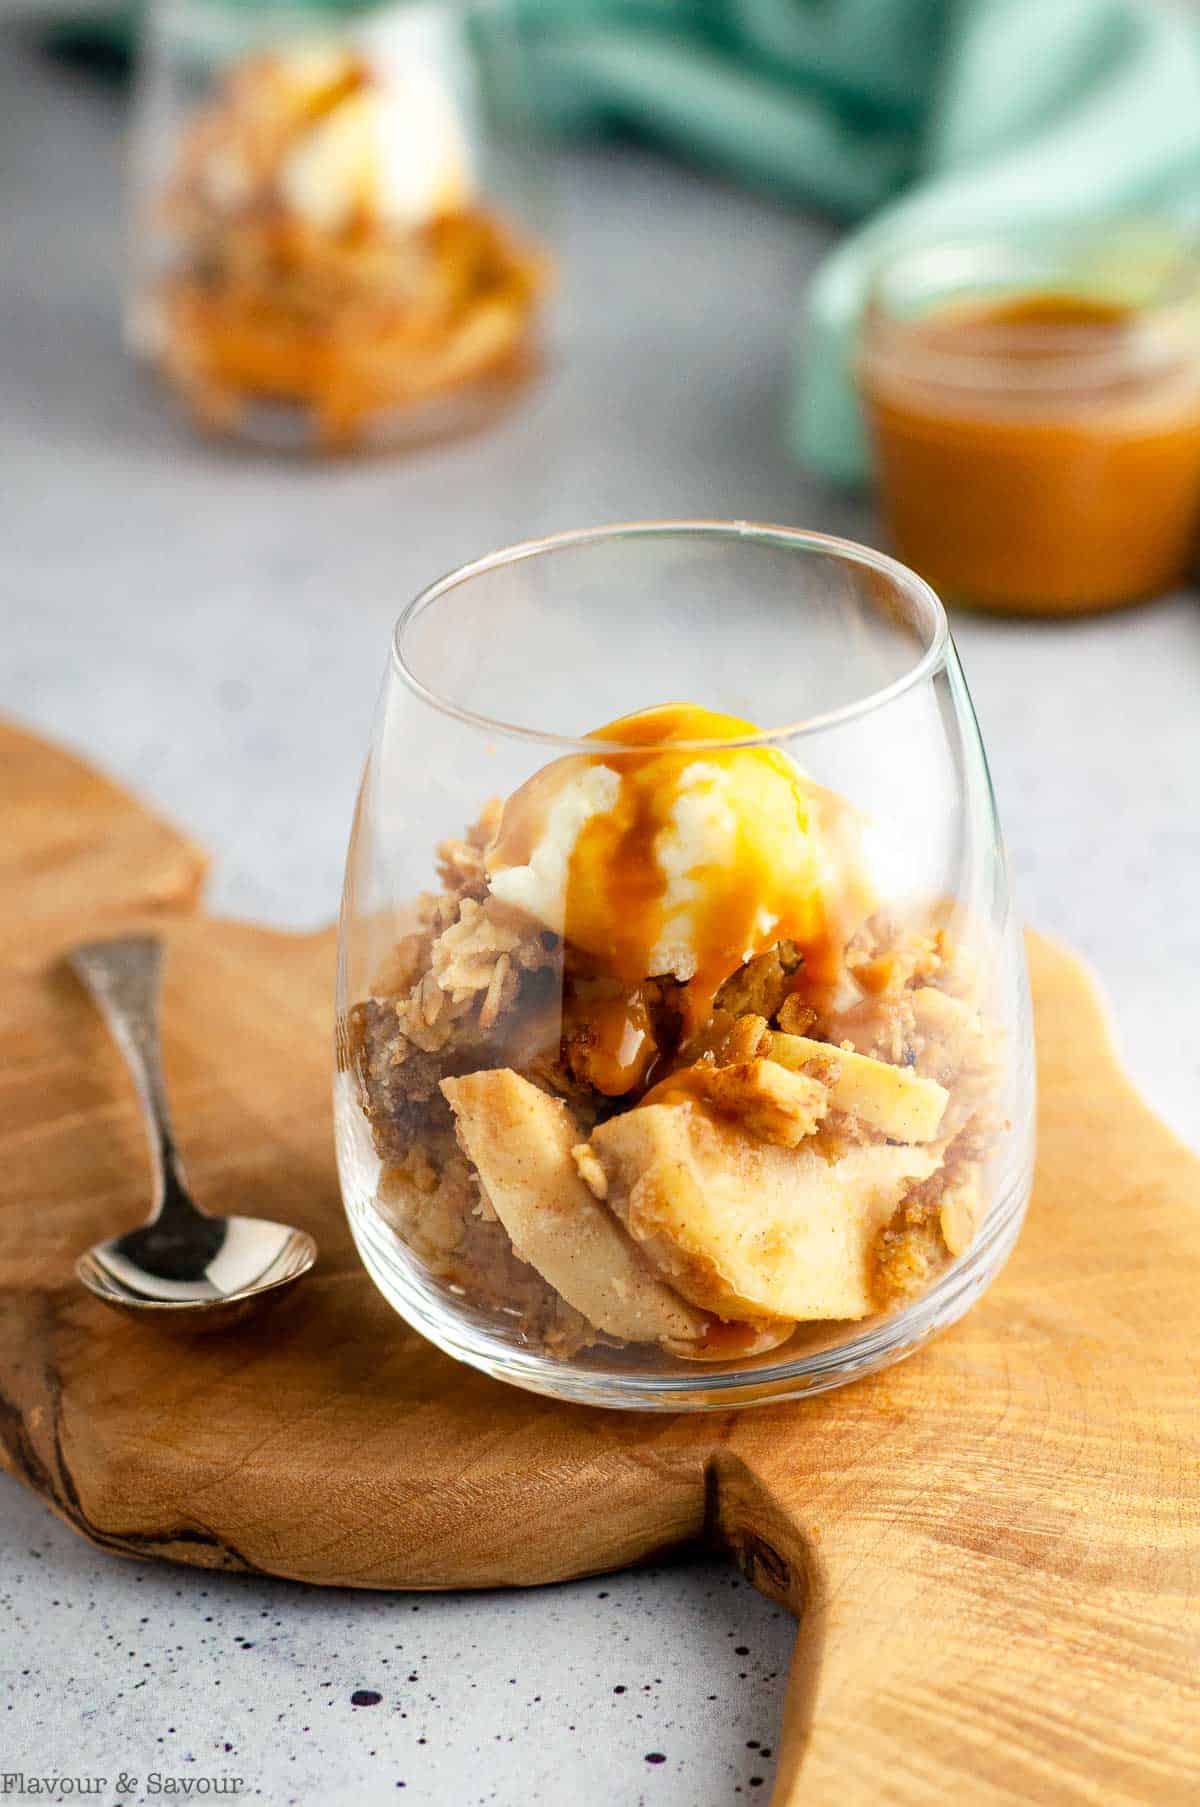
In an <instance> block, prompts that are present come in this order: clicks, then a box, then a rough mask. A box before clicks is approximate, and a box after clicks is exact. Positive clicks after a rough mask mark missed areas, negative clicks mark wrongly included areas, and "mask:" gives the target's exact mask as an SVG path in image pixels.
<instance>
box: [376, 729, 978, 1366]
mask: <svg viewBox="0 0 1200 1807" xmlns="http://www.w3.org/2000/svg"><path fill="white" fill-rule="evenodd" d="M754 733H755V730H754V728H753V727H752V726H751V724H749V723H746V722H742V721H738V720H736V719H734V718H731V717H727V716H721V715H715V714H713V713H712V712H711V711H708V710H704V709H700V708H696V707H694V706H691V705H682V704H679V705H667V706H664V707H661V708H656V709H650V710H646V711H643V712H642V713H641V714H639V715H635V716H630V717H626V718H625V719H624V720H622V721H620V722H616V723H613V724H612V725H611V726H609V727H608V728H605V729H602V730H600V731H599V732H598V734H597V735H596V736H595V737H593V738H595V740H596V742H597V748H596V752H595V753H594V754H593V753H581V754H573V755H570V756H569V757H566V758H563V759H558V760H555V761H554V762H552V764H550V765H548V766H546V767H545V768H543V770H541V771H540V772H537V773H535V774H534V776H533V777H532V778H530V779H529V780H528V781H527V783H525V784H524V785H522V786H521V787H520V789H518V790H517V791H515V792H514V793H513V795H512V796H510V797H509V798H508V799H507V801H505V802H504V803H500V802H493V803H490V804H489V805H488V806H487V808H486V809H485V810H484V812H483V814H482V816H481V817H480V819H479V821H478V822H477V823H476V824H475V825H474V827H472V828H471V829H470V830H469V831H468V832H467V834H466V836H465V837H464V838H463V839H462V840H454V841H449V842H447V843H445V844H444V845H443V846H442V847H441V848H440V849H439V853H438V868H439V875H440V879H441V889H440V890H439V891H436V892H430V893H428V894H426V895H424V896H422V897H421V898H420V899H419V900H418V902H417V904H416V907H415V914H414V917H413V921H412V924H411V926H410V927H409V930H408V932H407V933H405V934H404V935H402V936H400V937H398V939H397V941H396V944H395V946H394V948H393V950H392V952H391V954H390V956H389V959H388V961H387V963H386V966H385V968H384V970H382V971H381V972H380V973H379V974H378V975H377V977H376V980H375V983H374V985H373V987H372V995H371V996H370V997H367V998H364V999H362V1000H361V1001H360V1002H358V1003H357V1004H356V1005H355V1006H354V1007H353V1009H352V1010H351V1012H350V1020H349V1043H350V1050H351V1064H352V1066H353V1069H354V1073H355V1075H356V1079H357V1086H358V1093H359V1098H360V1102H361V1105H362V1108H363V1110H364V1112H365V1114H366V1117H367V1119H368V1121H369V1123H370V1127H371V1133H372V1137H373V1140H374V1145H375V1149H376V1152H377V1154H378V1156H379V1159H380V1162H381V1179H380V1182H379V1190H378V1199H377V1202H378V1207H379V1209H380V1211H381V1213H382V1214H383V1215H384V1217H385V1218H386V1220H387V1221H388V1222H389V1223H390V1224H391V1225H392V1227H393V1228H394V1229H395V1231H396V1232H397V1233H398V1235H399V1236H400V1237H401V1239H402V1240H403V1241H404V1243H405V1244H406V1245H407V1247H408V1248H409V1249H410V1250H411V1252H412V1254H413V1255H414V1256H415V1257H416V1258H417V1259H418V1260H419V1261H420V1263H421V1264H422V1265H423V1267H424V1269H425V1271H426V1272H427V1273H428V1274H429V1275H430V1276H431V1277H432V1278H433V1279H434V1280H436V1281H438V1282H440V1283H441V1284H443V1285H445V1286H447V1287H450V1288H452V1289H453V1290H454V1291H455V1292H456V1293H458V1294H459V1295H460V1296H464V1297H465V1298H466V1299H468V1300H469V1301H470V1302H471V1303H472V1304H473V1305H475V1306H476V1307H478V1308H479V1309H481V1310H484V1311H488V1312H493V1311H494V1312H498V1313H503V1314H505V1320H506V1321H507V1322H508V1323H509V1325H510V1327H513V1326H515V1329H516V1331H517V1333H518V1334H519V1335H520V1336H521V1337H522V1338H523V1339H524V1340H525V1341H527V1342H529V1343H531V1344H533V1345H535V1346H536V1347H538V1348H540V1349H543V1350H546V1351H549V1352H554V1353H558V1354H562V1355H567V1354H570V1353H573V1352H574V1351H576V1350H578V1349H580V1348H582V1347H584V1346H585V1345H587V1344H590V1343H598V1342H599V1343H616V1344H657V1345H659V1347H660V1348H661V1349H663V1350H664V1351H666V1352H667V1353H668V1354H671V1355H674V1356H677V1357H682V1358H684V1359H687V1360H696V1361H705V1360H727V1359H730V1358H731V1357H735V1356H745V1355H751V1354H755V1353H760V1352H762V1351H765V1350H768V1349H771V1348H773V1347H775V1346H776V1345H778V1344H781V1343H783V1342H784V1341H786V1340H787V1339H788V1337H790V1336H791V1334H792V1332H793V1331H794V1329H795V1327H796V1326H797V1324H801V1323H811V1322H814V1321H818V1320H854V1319H862V1318H865V1317H868V1316H869V1315H871V1314H873V1313H876V1312H881V1311H886V1310H889V1309H892V1308H894V1307H896V1306H898V1305H900V1304H902V1303H904V1302H905V1301H906V1300H908V1299H910V1298H913V1297H915V1296H916V1295H917V1294H918V1293H920V1292H921V1291H923V1290H924V1289H925V1288H926V1287H927V1286H928V1285H929V1284H930V1283H931V1281H932V1280H933V1279H934V1277H935V1276H936V1275H937V1274H938V1273H939V1272H941V1271H942V1270H943V1269H944V1268H945V1267H946V1266H947V1265H948V1263H949V1262H950V1261H951V1260H952V1259H953V1258H954V1257H955V1256H957V1255H959V1254H961V1253H962V1252H963V1251H964V1250H965V1249H966V1248H967V1247H968V1245H969V1244H970V1242H971V1240H972V1237H973V1236H974V1234H975V1232H976V1230H977V1228H978V1226H979V1224H980V1222H981V1219H982V1215H983V1211H984V1206H985V1191H984V1185H983V1174H984V1168H985V1163H986V1161H987V1159H988V1156H989V1154H990V1152H991V1149H992V1146H993V1144H994V1142H995V1139H996V1136H997V1132H998V1129H999V1122H998V1115H997V1109H998V1107H997V1099H998V1061H997V1037H996V1031H995V1030H994V1028H993V1027H992V1025H991V1024H990V1022H989V1021H988V1019H987V1017H986V1015H985V1013H984V1011H983V1009H982V1008H981V1005H980V999H979V993H978V982H977V979H976V975H975V973H974V970H973V967H972V963H971V962H970V960H969V959H968V958H967V956H966V954H965V952H964V950H963V949H962V948H961V947H959V946H958V945H957V944H956V942H955V939H954V936H953V933H952V921H953V918H952V913H951V911H950V910H949V909H947V908H937V907H930V908H929V909H927V910H924V911H922V912H919V913H914V912H913V911H911V910H909V911H907V912H905V913H904V914H903V915H898V914H889V913H888V912H887V911H885V910H883V909H881V908H880V905H879V900H878V899H877V898H876V897H875V895H874V893H873V891H872V888H871V884H870V882H869V879H868V877H867V875H866V872H865V869H864V860H863V855H862V848H861V835H860V827H861V825H860V822H859V818H858V817H857V815H856V813H855V812H854V811H853V810H852V808H851V807H850V806H849V805H848V804H847V803H845V802H844V801H843V800H842V799H840V798H838V797H836V796H834V795H833V794H832V793H830V792H828V791H826V790H823V789H822V788H821V787H820V786H818V785H816V784H815V783H813V781H812V780H810V779H809V778H807V777H806V776H805V775H804V774H803V773H802V772H801V771H800V769H799V768H798V767H797V766H796V765H794V764H793V762H792V761H791V760H790V759H789V758H788V757H787V756H786V754H784V753H783V752H781V751H778V750H776V749H773V748H770V747H762V746H747V745H745V744H738V743H744V742H745V741H746V740H748V739H749V738H751V737H752V736H753V735H754ZM606 741H607V742H610V743H617V744H616V745H615V746H612V747H610V748H609V750H605V746H604V743H605V742H606ZM726 741H728V742H731V743H733V744H731V745H730V746H729V747H728V748H726V747H724V746H722V745H721V744H720V743H722V742H726ZM697 742H702V743H706V744H705V745H704V747H703V748H702V749H701V750H690V749H691V748H692V745H693V743H697Z"/></svg>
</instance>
